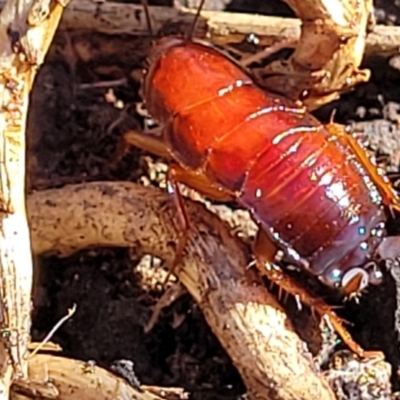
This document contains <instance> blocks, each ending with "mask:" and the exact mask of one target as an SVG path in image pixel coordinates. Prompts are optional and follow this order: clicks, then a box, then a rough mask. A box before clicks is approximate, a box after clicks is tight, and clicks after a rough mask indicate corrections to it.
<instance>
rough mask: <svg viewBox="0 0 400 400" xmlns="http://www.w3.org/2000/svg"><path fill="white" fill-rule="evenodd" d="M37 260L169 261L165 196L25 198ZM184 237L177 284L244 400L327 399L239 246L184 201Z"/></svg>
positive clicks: (108, 189)
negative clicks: (91, 251) (109, 249)
mask: <svg viewBox="0 0 400 400" xmlns="http://www.w3.org/2000/svg"><path fill="white" fill-rule="evenodd" d="M28 210H29V211H28V212H29V221H30V226H31V235H32V246H33V247H32V248H33V251H34V253H36V254H46V253H49V252H58V253H61V254H62V255H64V256H66V255H69V254H71V253H73V252H75V251H77V250H80V249H84V248H88V247H99V246H115V247H135V248H137V249H138V250H139V251H140V252H142V253H148V254H152V255H154V256H156V257H159V258H162V259H164V260H166V261H167V262H171V260H172V258H173V255H174V250H175V248H174V243H176V242H177V236H178V232H177V228H176V226H175V223H176V222H175V221H174V220H173V219H172V218H173V217H174V216H176V211H175V208H174V207H173V203H172V202H171V201H170V198H169V197H168V196H167V195H166V194H165V193H163V192H161V191H159V190H156V189H153V188H144V187H142V186H139V185H135V184H132V183H116V182H114V183H102V182H97V183H88V184H81V185H71V186H66V187H64V188H62V189H58V190H46V191H43V192H37V193H34V194H33V195H31V196H30V197H29V198H28ZM187 211H188V215H189V217H190V221H191V227H192V229H191V239H190V244H189V246H188V249H187V254H186V256H185V258H184V262H183V266H182V268H180V269H179V270H178V271H177V275H178V277H179V279H180V281H181V282H182V283H183V284H184V285H185V287H186V288H187V290H188V291H189V292H190V293H191V295H192V296H193V298H194V299H195V300H196V301H197V303H198V304H199V306H200V307H201V309H202V312H203V313H204V316H205V318H206V320H207V322H208V324H209V325H210V327H211V329H212V330H213V331H214V333H215V335H216V336H217V337H218V339H219V340H220V342H221V343H222V345H223V346H224V347H225V349H226V351H227V352H228V354H229V355H230V357H231V359H232V361H233V363H234V364H235V366H236V367H237V369H238V371H239V372H240V374H241V376H242V377H243V380H244V383H245V385H246V387H247V388H248V393H249V397H250V398H251V399H282V400H283V399H284V400H289V399H293V400H294V399H297V400H298V399H304V400H306V399H307V400H308V399H314V398H318V399H321V400H323V399H324V400H325V399H334V395H333V394H332V392H331V390H330V388H329V387H328V384H327V383H326V381H325V379H324V378H323V377H322V376H321V375H320V374H317V373H315V372H314V371H313V365H312V363H311V361H310V358H309V357H308V353H306V352H305V350H304V345H303V343H302V342H301V341H300V339H299V338H298V336H297V335H296V334H295V332H294V331H293V329H292V327H291V324H290V322H289V320H288V319H287V317H286V315H285V313H284V312H283V311H282V310H281V308H280V307H279V306H278V304H277V303H276V301H275V299H274V298H273V297H272V296H271V295H270V294H269V293H268V291H267V290H266V289H265V287H264V286H263V284H262V283H261V282H260V280H259V278H258V276H257V274H255V273H254V272H255V271H253V270H249V269H246V265H247V262H248V260H247V256H246V250H245V247H244V245H243V244H242V243H241V242H240V241H239V239H237V238H234V237H232V236H231V234H230V233H229V230H228V229H227V227H226V226H225V225H224V224H223V223H222V222H221V221H220V219H219V218H217V217H216V216H214V215H213V214H211V213H210V212H208V211H206V209H205V207H204V206H202V205H200V204H195V203H193V202H190V201H188V202H187Z"/></svg>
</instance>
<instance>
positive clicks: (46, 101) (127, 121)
mask: <svg viewBox="0 0 400 400" xmlns="http://www.w3.org/2000/svg"><path fill="white" fill-rule="evenodd" d="M150 3H152V2H150ZM168 3H169V2H167V1H157V2H153V4H168ZM194 3H196V2H195V1H191V2H190V1H187V2H186V4H191V5H193V4H194ZM260 3H265V4H263V6H261V5H260ZM397 3H399V2H396V1H394V0H393V1H390V0H379V1H376V5H377V18H378V21H379V22H380V23H386V24H398V23H399V19H400V6H399V5H396V4H397ZM208 7H209V8H214V9H223V8H226V9H228V10H230V11H243V12H244V11H245V12H258V13H265V14H271V15H272V14H273V15H282V16H291V15H293V14H292V12H291V10H290V9H289V8H288V7H287V6H286V5H285V4H283V3H281V2H280V1H277V0H275V1H268V2H266V1H264V2H260V1H259V0H251V1H250V0H233V1H231V2H228V1H227V0H221V1H217V0H214V1H208ZM89 37H90V40H89ZM105 43H107V42H106V41H105V40H104V37H102V36H101V35H92V36H89V35H87V34H86V36H85V34H84V33H82V34H66V33H59V34H58V35H57V37H56V40H55V45H54V46H53V49H52V51H51V52H50V54H49V56H48V60H47V62H46V64H45V65H44V66H43V67H42V68H41V70H40V72H39V75H38V78H37V80H36V84H35V88H34V91H33V93H32V100H31V107H30V116H29V125H28V142H29V183H28V185H29V190H33V189H35V190H40V189H45V188H49V187H59V186H62V185H64V184H66V183H73V182H82V181H94V180H130V181H134V182H147V183H148V182H152V183H153V184H155V185H159V186H162V182H163V178H164V176H165V171H166V166H165V165H164V164H163V163H161V162H160V160H158V159H156V158H155V157H151V156H150V155H148V154H144V153H143V152H141V151H139V150H136V149H131V150H130V152H129V154H127V155H126V156H125V157H124V158H123V160H122V161H120V162H119V163H118V165H117V166H112V165H111V163H110V159H111V157H112V155H113V154H114V152H115V149H116V146H117V143H118V139H119V138H120V137H121V135H122V134H123V133H124V132H125V131H126V130H127V129H128V128H138V127H140V124H141V123H142V119H141V117H140V116H139V115H138V113H137V112H136V109H135V106H134V103H135V102H137V101H139V100H140V97H139V95H138V88H139V81H138V78H137V77H138V76H139V74H138V71H140V70H141V68H142V66H143V60H144V57H145V48H146V44H145V43H143V40H142V41H136V42H135V41H133V40H132V39H130V38H116V39H115V42H113V44H109V45H106V44H105ZM86 45H88V46H86ZM399 45H400V44H399ZM107 46H108V47H107ZM122 48H123V49H124V52H122V51H121V50H120V49H122ZM59 49H62V51H59ZM115 49H119V51H118V58H116V56H115V55H116V52H115ZM83 60H85V61H83ZM395 61H396V60H393V59H392V60H387V59H381V58H376V59H369V60H365V66H367V67H369V68H371V69H372V72H373V75H372V79H371V81H370V82H369V83H367V84H364V85H361V86H360V87H357V88H356V89H355V90H354V91H352V92H351V93H348V94H346V95H343V96H342V97H341V99H340V100H339V101H337V102H335V103H334V104H330V105H327V106H325V107H324V108H323V109H321V110H318V111H317V112H316V115H317V116H318V117H320V119H321V120H323V121H327V120H328V119H329V117H330V115H331V112H332V110H333V109H336V110H337V113H336V120H337V121H338V122H341V123H345V124H351V123H353V124H355V126H358V127H361V128H362V129H363V131H364V134H365V137H366V138H368V139H369V141H370V147H371V149H372V150H373V151H375V152H376V154H378V155H384V156H386V157H385V158H383V160H384V162H385V163H386V165H387V166H388V169H389V171H391V172H392V173H393V174H395V173H398V171H399V166H400V158H399V154H400V131H399V121H400V120H399V118H400V114H399V113H400V90H399V88H400V72H399V71H398V69H396V68H395V67H396V65H397V64H398V63H396V62H395ZM391 65H392V66H391ZM110 80H119V81H120V84H113V85H110V86H109V87H105V88H104V87H95V85H93V84H94V83H96V82H97V83H98V82H105V81H110ZM86 84H89V85H87V86H86V87H85V86H84V85H86ZM90 84H91V85H90ZM357 124H358V125H357ZM393 183H394V185H395V186H396V185H397V182H396V177H395V176H394V177H393ZM389 230H390V233H392V234H396V233H399V220H398V219H394V218H393V219H392V220H391V222H390V224H389ZM35 268H36V272H37V273H36V282H35V297H34V305H35V311H34V320H33V330H32V334H33V339H34V340H35V341H40V340H42V339H43V338H44V337H45V335H46V334H47V333H48V332H49V331H50V329H51V328H52V327H53V325H54V324H55V323H56V322H57V321H58V320H59V319H60V318H61V317H63V316H64V315H65V314H66V311H67V308H69V307H71V306H72V304H74V303H76V304H77V306H78V308H77V312H76V314H75V315H74V316H73V318H72V319H71V320H70V321H69V322H67V323H66V324H65V325H63V327H62V328H61V329H59V330H58V331H57V332H56V334H55V335H54V336H53V339H52V340H53V341H54V342H56V343H59V344H60V345H61V346H62V348H63V352H64V354H65V355H67V356H70V357H73V358H77V359H82V360H94V361H95V362H96V363H97V364H99V365H102V366H105V367H109V366H110V365H111V364H112V363H113V362H114V361H116V360H119V359H127V360H132V361H133V362H134V368H135V372H136V374H137V376H138V378H139V380H140V381H141V382H142V383H145V384H151V385H159V386H179V387H184V388H185V389H186V390H187V391H188V392H190V393H191V398H192V399H203V400H207V399H237V398H239V396H241V395H242V394H243V393H244V392H245V388H244V386H243V384H242V382H241V379H240V376H239V375H238V373H237V371H236V370H235V368H234V367H233V366H232V363H231V362H230V360H229V358H228V357H227V355H226V354H225V352H224V350H223V349H222V348H221V346H220V345H219V342H218V341H217V340H216V338H215V337H214V335H213V334H212V333H211V331H210V329H209V327H208V326H207V324H206V322H205V320H204V318H203V316H202V314H201V312H200V311H199V309H198V307H197V306H196V304H195V303H194V302H193V300H192V299H191V298H190V296H189V295H185V296H183V297H181V298H180V299H179V300H177V301H176V302H175V303H173V304H172V305H171V306H170V307H168V308H167V309H166V310H165V311H164V312H163V313H162V314H161V317H160V319H159V321H158V322H157V324H156V325H155V327H154V328H153V330H152V331H150V332H149V333H147V334H145V333H144V330H143V328H144V325H145V324H146V322H147V321H148V318H149V316H150V314H151V306H152V305H154V304H155V303H156V301H157V299H158V298H159V296H160V295H161V293H162V288H161V286H160V281H159V280H158V279H157V274H156V272H154V270H155V267H153V266H152V264H151V262H149V258H145V259H142V260H141V259H140V258H139V256H137V255H135V254H132V253H131V252H130V251H129V250H127V249H126V250H125V249H117V250H116V249H96V250H88V251H81V252H79V253H78V254H75V255H74V256H73V257H69V258H66V259H59V258H56V257H46V258H45V257H41V258H38V259H36V266H35ZM396 274H398V272H397V270H396V269H395V270H394V271H393V273H392V274H390V273H388V274H387V276H386V277H385V282H384V284H383V285H382V286H380V287H377V288H372V289H370V290H369V292H368V293H367V294H366V295H365V296H364V297H363V298H362V300H361V302H360V304H359V305H356V304H354V303H346V304H345V306H344V308H343V310H341V314H342V315H343V316H344V318H345V319H347V320H349V321H350V322H351V323H352V324H353V326H352V332H353V334H354V337H355V339H356V340H358V341H359V342H360V344H362V345H363V346H364V347H366V348H373V349H382V350H383V351H385V354H386V356H387V359H388V360H389V361H390V362H391V363H392V364H393V368H394V371H396V370H397V369H398V367H399V365H400V353H399V349H398V341H399V340H398V333H399V332H400V323H399V321H398V320H397V319H396V318H398V316H397V314H398V313H399V311H397V310H398V307H397V304H400V294H399V293H400V290H399V289H400V280H399V281H398V282H399V283H398V284H397V287H396V280H395V278H396V276H397V275H396ZM396 296H397V297H398V298H399V300H396ZM393 382H394V384H395V388H399V386H400V381H399V380H398V377H397V375H396V374H394V377H393Z"/></svg>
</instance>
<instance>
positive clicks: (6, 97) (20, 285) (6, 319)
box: [0, 0, 63, 400]
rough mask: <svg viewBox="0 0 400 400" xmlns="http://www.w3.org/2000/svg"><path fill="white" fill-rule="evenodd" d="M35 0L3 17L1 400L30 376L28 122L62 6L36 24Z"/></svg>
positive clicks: (20, 1)
mask: <svg viewBox="0 0 400 400" xmlns="http://www.w3.org/2000/svg"><path fill="white" fill-rule="evenodd" d="M34 2H35V1H34V0H9V1H7V3H6V4H5V5H4V7H3V9H2V13H1V15H0V100H1V110H0V137H1V144H0V160H1V162H0V185H1V187H0V227H1V228H0V232H1V233H0V276H1V284H0V303H1V304H0V308H1V310H2V313H1V317H0V333H1V335H0V337H1V339H0V340H1V342H0V360H1V361H0V399H2V400H3V399H4V400H7V399H8V398H9V387H10V384H11V381H12V379H13V378H15V377H24V376H26V374H27V361H26V355H27V347H28V345H29V341H30V327H31V319H30V311H31V285H32V257H31V246H30V237H29V228H28V223H27V219H26V210H25V123H26V116H27V111H28V100H29V92H30V89H31V86H32V82H33V80H34V78H35V75H36V72H37V66H38V65H40V64H41V63H42V62H43V59H44V56H45V54H46V52H47V50H48V47H49V45H50V42H51V39H52V37H53V35H54V32H55V30H56V28H57V26H58V22H59V20H60V18H61V14H62V11H63V8H62V7H61V6H56V7H55V8H54V10H53V12H52V13H51V14H50V15H49V18H48V19H47V20H46V21H44V22H43V23H42V24H40V25H37V26H35V27H29V26H27V23H26V20H27V16H28V13H29V12H30V10H31V7H32V6H33V4H34Z"/></svg>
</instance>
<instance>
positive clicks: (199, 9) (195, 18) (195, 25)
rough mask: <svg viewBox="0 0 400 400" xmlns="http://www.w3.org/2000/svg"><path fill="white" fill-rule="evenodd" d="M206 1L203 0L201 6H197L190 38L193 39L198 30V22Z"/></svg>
mask: <svg viewBox="0 0 400 400" xmlns="http://www.w3.org/2000/svg"><path fill="white" fill-rule="evenodd" d="M204 3H205V0H201V1H200V4H199V6H198V7H197V12H196V16H195V17H194V20H193V23H192V26H191V27H190V30H189V34H188V37H187V39H188V40H192V39H193V36H194V33H195V31H196V27H197V22H198V21H199V17H200V13H201V9H202V8H203V6H204Z"/></svg>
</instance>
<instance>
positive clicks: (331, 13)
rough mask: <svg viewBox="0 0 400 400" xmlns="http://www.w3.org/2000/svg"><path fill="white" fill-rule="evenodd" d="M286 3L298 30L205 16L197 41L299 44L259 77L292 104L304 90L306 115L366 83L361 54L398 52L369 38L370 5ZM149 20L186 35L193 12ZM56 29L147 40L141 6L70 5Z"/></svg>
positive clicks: (378, 36) (384, 40) (388, 42)
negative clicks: (251, 37) (252, 40)
mask: <svg viewBox="0 0 400 400" xmlns="http://www.w3.org/2000/svg"><path fill="white" fill-rule="evenodd" d="M286 2H287V3H288V4H289V5H290V6H291V7H292V8H293V9H294V11H295V12H296V13H297V15H298V16H299V18H300V19H301V20H302V21H303V23H301V21H300V20H297V19H290V18H277V17H267V16H257V15H250V14H235V13H227V12H213V11H203V12H202V13H201V15H202V20H201V21H200V24H199V28H198V31H197V36H199V37H202V38H207V39H208V40H210V41H211V42H214V43H217V44H220V45H232V44H234V43H238V42H241V41H244V40H246V37H248V35H249V34H255V35H256V36H257V37H258V40H259V44H260V46H263V47H267V46H271V45H274V44H276V43H279V42H282V41H287V42H295V41H296V40H298V39H300V40H299V42H298V44H297V46H296V50H295V52H294V54H293V55H292V56H291V57H290V58H289V59H288V60H278V61H275V62H273V63H271V64H270V65H268V66H267V68H266V69H264V70H260V71H259V73H258V75H259V76H260V77H261V79H262V80H263V81H264V85H265V86H266V87H267V88H269V89H272V90H275V91H277V90H278V91H279V92H281V93H283V94H285V95H287V96H289V97H291V98H294V99H298V98H299V96H300V95H302V94H303V92H304V91H307V92H308V97H307V99H306V100H305V102H306V104H307V105H308V106H309V108H310V109H314V108H316V107H318V106H320V105H322V104H325V103H327V102H329V101H331V100H334V99H335V98H337V97H338V95H339V94H340V93H341V92H343V91H347V90H349V89H351V88H352V87H353V86H354V85H356V84H357V83H360V82H365V81H367V80H368V79H369V76H370V75H369V71H368V70H359V66H360V63H361V60H362V57H363V55H364V53H365V54H366V55H377V54H382V55H397V54H398V53H399V51H398V49H399V43H400V28H398V27H384V26H377V27H375V28H374V30H373V32H371V33H369V34H368V35H367V25H368V21H369V14H370V11H371V10H372V1H371V0H361V1H358V0H318V1H314V0H310V1H298V0H286ZM0 4H1V3H0ZM150 13H151V16H152V24H153V26H154V28H155V29H156V30H160V29H161V28H163V27H165V25H166V24H168V25H169V26H171V25H174V26H175V28H177V27H179V30H180V31H187V29H188V28H189V26H190V24H191V22H192V19H193V10H188V9H185V8H182V9H181V10H177V9H174V8H168V7H151V8H150ZM61 28H62V29H69V30H80V29H90V30H93V31H96V32H102V33H107V34H111V35H117V34H131V35H137V36H143V35H147V34H148V28H147V25H146V22H145V19H144V15H143V8H142V6H141V5H134V4H118V3H112V2H104V3H102V4H98V3H95V2H92V1H91V0H80V1H79V2H78V1H76V0H74V1H72V3H71V5H70V7H69V8H68V10H67V12H66V13H65V15H64V18H63V21H62V24H61Z"/></svg>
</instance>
